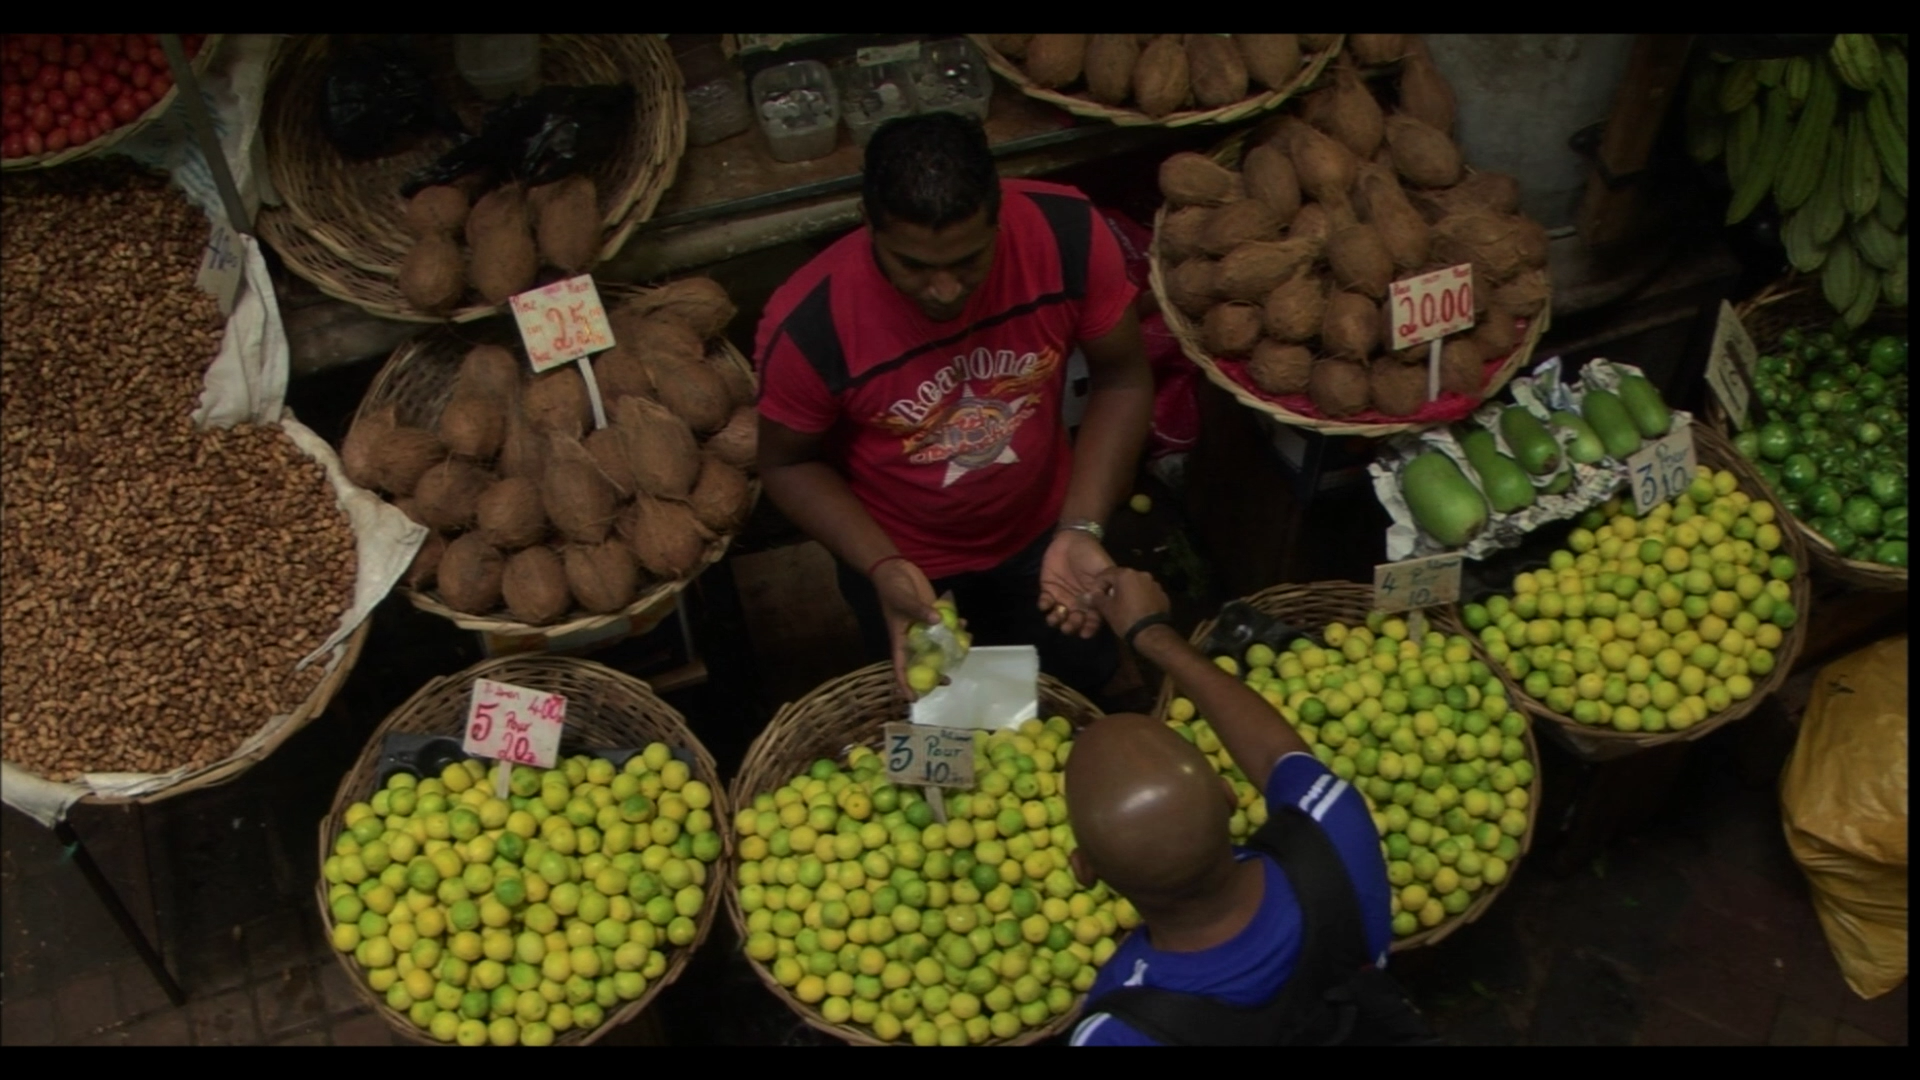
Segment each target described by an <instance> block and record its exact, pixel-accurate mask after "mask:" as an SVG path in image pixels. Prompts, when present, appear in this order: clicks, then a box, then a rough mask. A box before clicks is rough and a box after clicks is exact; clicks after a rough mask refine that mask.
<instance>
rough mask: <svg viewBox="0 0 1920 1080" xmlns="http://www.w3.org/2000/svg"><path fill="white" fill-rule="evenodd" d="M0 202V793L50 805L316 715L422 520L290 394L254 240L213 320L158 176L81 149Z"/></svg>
mask: <svg viewBox="0 0 1920 1080" xmlns="http://www.w3.org/2000/svg"><path fill="white" fill-rule="evenodd" d="M0 199H3V200H4V212H3V213H0V229H4V237H3V238H0V292H3V293H4V295H5V296H6V297H7V307H8V317H7V320H6V323H5V325H4V329H0V436H3V438H0V489H3V490H5V491H6V493H7V505H6V513H5V514H4V515H3V516H0V582H4V584H3V585H0V639H3V640H5V642H6V648H5V649H4V650H0V683H3V684H4V685H5V686H6V687H7V693H6V695H5V698H4V703H3V704H0V753H3V754H4V758H5V762H4V768H0V798H3V799H4V800H5V801H6V802H7V803H8V804H10V805H12V806H15V807H16V808H18V809H20V810H22V811H23V812H25V813H28V814H29V815H31V816H33V817H35V818H36V819H37V820H39V821H41V822H42V823H43V824H51V823H52V822H54V821H56V820H58V819H59V818H60V817H61V816H63V815H64V814H65V812H66V811H67V809H68V808H69V807H70V806H71V805H72V804H73V803H74V802H75V801H77V800H79V799H81V798H83V797H86V796H88V795H95V796H102V797H116V798H142V797H146V798H151V797H155V796H156V795H158V794H162V793H172V792H174V791H177V790H186V789H189V788H191V787H194V786H201V785H204V784H209V783H217V782H221V781H223V780H227V779H231V778H232V777H233V776H235V775H238V773H239V772H241V771H243V770H244V769H245V768H246V767H247V766H248V765H250V764H252V762H253V761H255V760H258V758H260V757H263V756H264V755H265V753H266V752H268V751H270V750H271V749H272V748H273V747H275V746H277V745H279V743H280V742H281V741H282V740H284V739H285V738H286V737H287V736H288V735H290V734H291V733H292V731H293V730H296V729H297V728H298V727H299V726H301V725H302V724H304V723H305V722H307V721H308V720H311V719H312V718H313V717H314V716H315V715H317V714H318V713H319V712H320V711H321V710H322V709H324V707H325V704H326V699H327V698H328V697H329V696H331V694H332V692H333V690H334V689H336V688H337V687H338V685H339V683H340V681H342V679H343V678H344V675H345V670H344V665H346V664H347V663H348V662H349V660H348V658H349V656H350V655H351V654H352V653H354V652H355V651H356V650H355V648H354V646H355V644H356V642H355V640H354V635H355V633H356V631H357V630H358V629H359V628H360V627H361V626H362V624H363V623H364V622H365V621H366V618H367V616H368V614H369V613H370V612H371V610H372V608H373V607H374V605H376V604H377V603H379V601H380V600H381V599H382V598H383V597H384V596H385V595H386V594H387V592H388V591H389V590H391V589H392V587H393V584H394V583H395V581H397V580H398V578H399V576H400V574H401V572H402V571H404V570H405V568H406V566H407V564H408V563H409V562H410V561H411V560H412V558H413V555H414V553H415V552H416V551H417V550H418V548H419V546H420V543H421V542H422V541H423V540H424V539H425V530H424V529H422V528H420V527H418V526H416V525H414V524H413V523H412V522H410V521H408V520H407V519H406V517H405V515H403V514H401V513H400V512H399V511H397V510H395V509H394V508H392V507H390V506H387V505H385V504H383V503H381V502H380V501H379V500H378V499H375V498H374V497H373V496H372V495H369V494H368V493H366V492H364V491H361V490H359V489H358V488H356V487H355V486H354V485H353V484H351V483H350V482H348V481H347V479H346V477H345V474H344V472H343V470H342V469H341V466H340V462H339V459H338V458H337V457H336V456H335V454H334V453H333V451H332V450H331V449H330V448H329V447H328V445H327V443H326V442H325V440H323V439H321V438H320V437H319V436H317V435H315V434H314V433H313V432H312V431H310V430H308V429H307V428H306V427H305V426H304V425H301V424H300V423H299V422H298V421H297V420H295V419H293V417H292V416H291V415H290V414H288V413H287V412H286V410H285V408H284V400H283V399H284V393H285V389H286V383H287V347H286V341H285V337H284V334H283V332H282V330H281V327H280V325H279V319H278V313H277V308H276V305H275V301H274V298H273V292H272V285H271V283H270V281H269V279H268V276H267V273H266V269H265V266H264V263H263V262H262V260H261V258H260V253H259V250H258V248H257V247H255V246H253V244H252V241H251V240H250V239H247V238H242V241H243V244H244V245H245V253H246V260H245V261H246V271H245V277H244V282H243V285H242V287H241V289H240V292H239V296H238V300H237V303H236V306H235V308H234V310H233V315H232V317H231V318H229V319H224V320H223V319H222V318H221V316H220V312H219V307H218V305H217V303H216V301H215V300H214V298H213V297H212V296H210V295H208V294H207V293H205V292H202V291H200V290H199V289H198V288H197V287H196V285H195V277H196V274H197V271H198V269H199V265H200V260H201V255H202V252H203V250H204V248H205V245H206V241H207V235H208V229H209V218H208V213H207V211H205V210H203V209H202V208H198V207H196V206H194V205H193V203H192V202H190V201H189V200H188V199H187V198H186V197H185V196H183V195H182V194H181V192H180V191H179V190H178V189H175V188H172V187H170V186H169V185H168V184H167V182H166V181H165V180H164V179H163V178H159V177H156V176H153V175H151V174H147V173H145V172H143V171H140V170H139V169H137V168H136V167H134V166H132V165H129V164H127V163H125V162H120V163H112V162H105V163H96V162H83V163H79V164H76V165H72V166H69V167H66V168H62V169H61V170H59V172H58V174H57V175H56V176H53V177H51V178H49V177H48V176H44V175H41V176H27V177H22V178H18V179H16V178H12V177H10V178H9V179H8V183H7V186H6V188H5V189H4V191H3V192H0Z"/></svg>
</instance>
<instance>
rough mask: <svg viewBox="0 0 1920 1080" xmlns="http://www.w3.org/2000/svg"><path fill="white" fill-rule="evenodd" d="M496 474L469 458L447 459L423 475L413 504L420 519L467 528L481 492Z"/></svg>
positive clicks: (445, 526) (437, 525)
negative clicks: (418, 511) (466, 459)
mask: <svg viewBox="0 0 1920 1080" xmlns="http://www.w3.org/2000/svg"><path fill="white" fill-rule="evenodd" d="M492 483H493V474H492V473H489V472H488V471H487V470H485V469H482V468H481V467H479V466H478V465H475V464H473V463H472V462H469V461H462V460H461V459H459V458H448V459H446V460H445V461H442V462H441V463H440V464H438V465H435V466H434V467H433V468H431V469H428V470H427V471H426V472H425V473H423V474H421V476H420V483H419V484H418V485H417V486H416V487H415V488H414V503H415V504H416V505H417V506H418V507H419V509H420V520H421V521H422V522H424V523H425V524H427V525H429V526H431V527H433V528H435V529H465V528H467V527H469V526H471V525H472V524H473V521H474V515H475V513H476V512H477V511H478V508H479V504H480V495H481V493H482V492H484V491H486V490H487V488H488V487H489V486H490V485H491V484H492Z"/></svg>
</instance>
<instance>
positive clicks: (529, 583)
mask: <svg viewBox="0 0 1920 1080" xmlns="http://www.w3.org/2000/svg"><path fill="white" fill-rule="evenodd" d="M500 594H501V596H502V597H504V598H505V599H506V601H507V612H508V614H510V615H512V616H513V617H514V618H515V619H517V620H519V621H520V622H523V623H526V624H528V625H530V626H541V625H544V624H546V623H550V622H553V621H554V620H556V619H558V618H560V616H562V615H565V614H566V613H567V612H568V611H570V610H572V608H573V590H572V589H570V588H568V587H567V570H566V567H565V566H563V565H562V564H561V562H560V556H558V555H555V554H554V553H553V551H552V549H551V548H544V547H530V548H528V549H526V550H525V551H522V552H519V553H518V554H516V555H514V556H513V557H512V558H510V559H508V560H507V565H506V569H505V571H504V572H503V573H502V574H501V576H500Z"/></svg>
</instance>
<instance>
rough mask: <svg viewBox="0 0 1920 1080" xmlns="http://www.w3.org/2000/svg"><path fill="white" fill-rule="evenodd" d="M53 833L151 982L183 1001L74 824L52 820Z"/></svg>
mask: <svg viewBox="0 0 1920 1080" xmlns="http://www.w3.org/2000/svg"><path fill="white" fill-rule="evenodd" d="M53 835H54V836H56V837H58V838H59V839H60V842H61V843H62V844H64V845H66V848H67V851H68V852H69V853H70V854H71V855H72V856H73V864H74V865H75V866H78V867H79V868H80V873H81V875H82V876H84V877H85V878H86V879H87V884H88V885H90V886H92V887H93V894H94V895H95V896H97V897H99V898H100V903H101V904H102V905H104V906H105V907H106V909H107V913H108V914H109V915H112V916H113V921H114V922H117V923H119V924H120V932H121V933H123V934H125V935H126V936H127V941H128V942H130V943H132V945H133V949H134V951H135V952H137V953H139V954H140V959H141V961H142V962H143V963H145V964H146V965H147V970H148V971H149V972H151V973H152V975H153V979H154V981H155V982H157V983H159V984H160V989H161V990H164V991H166V995H167V1000H168V1001H171V1002H173V1003H174V1004H175V1005H184V1004H186V1003H187V992H186V991H185V990H183V989H181V988H180V984H179V983H178V982H176V981H175V980H174V978H173V973H172V972H170V971H168V970H167V964H166V961H165V960H163V959H162V958H161V956H160V951H159V950H158V949H155V948H154V947H153V943H152V942H150V941H148V940H147V935H146V932H145V931H143V930H141V929H140V924H139V923H138V922H135V921H134V918H133V913H132V912H130V911H128V910H127V905H126V904H125V903H123V902H122V901H121V899H120V894H119V893H118V892H115V891H114V888H113V884H112V883H111V882H109V881H108V880H107V877H106V875H105V874H102V873H101V872H100V867H99V865H98V864H96V863H95V862H94V861H93V855H92V853H90V852H89V851H87V846H86V844H84V843H82V842H81V840H80V834H79V833H77V832H74V831H73V826H71V825H69V824H67V823H66V822H64V821H60V822H56V823H54V826H53Z"/></svg>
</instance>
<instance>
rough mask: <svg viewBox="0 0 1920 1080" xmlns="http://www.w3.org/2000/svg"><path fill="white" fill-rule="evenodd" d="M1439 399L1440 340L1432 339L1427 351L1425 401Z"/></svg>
mask: <svg viewBox="0 0 1920 1080" xmlns="http://www.w3.org/2000/svg"><path fill="white" fill-rule="evenodd" d="M1439 399H1440V339H1439V338H1434V339H1433V344H1432V345H1431V346H1430V347H1428V349H1427V400H1428V401H1438V400H1439Z"/></svg>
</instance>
